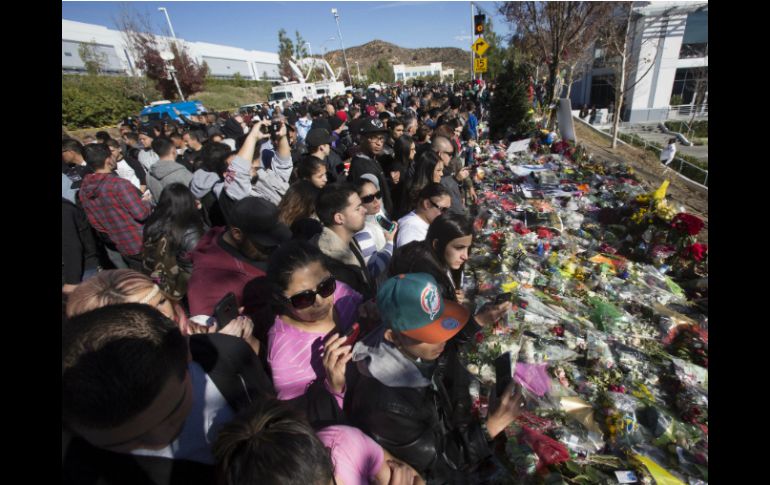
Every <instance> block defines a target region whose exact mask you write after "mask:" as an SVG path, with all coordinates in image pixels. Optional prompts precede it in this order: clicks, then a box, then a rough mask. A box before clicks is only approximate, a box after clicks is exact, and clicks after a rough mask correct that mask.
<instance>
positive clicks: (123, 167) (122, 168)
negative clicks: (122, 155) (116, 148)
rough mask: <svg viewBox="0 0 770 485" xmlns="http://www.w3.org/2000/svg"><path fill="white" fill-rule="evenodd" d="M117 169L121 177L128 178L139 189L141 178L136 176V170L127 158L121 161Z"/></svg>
mask: <svg viewBox="0 0 770 485" xmlns="http://www.w3.org/2000/svg"><path fill="white" fill-rule="evenodd" d="M115 171H116V172H117V173H118V176H119V177H120V178H124V179H126V180H128V181H129V182H131V183H132V184H133V185H134V187H136V188H137V189H138V188H139V186H140V183H139V178H138V177H137V176H136V172H134V169H133V168H131V166H130V165H129V164H128V162H126V161H125V160H121V161H119V162H118V166H117V168H116V169H115Z"/></svg>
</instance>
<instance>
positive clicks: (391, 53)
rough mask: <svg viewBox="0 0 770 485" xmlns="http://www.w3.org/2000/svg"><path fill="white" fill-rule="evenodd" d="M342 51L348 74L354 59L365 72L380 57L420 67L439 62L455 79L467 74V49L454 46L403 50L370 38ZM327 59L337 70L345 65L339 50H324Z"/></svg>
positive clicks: (354, 67)
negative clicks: (452, 72)
mask: <svg viewBox="0 0 770 485" xmlns="http://www.w3.org/2000/svg"><path fill="white" fill-rule="evenodd" d="M345 54H346V55H347V57H348V64H349V65H350V73H351V74H352V75H355V74H356V61H358V66H359V68H360V69H361V74H362V75H364V76H365V75H366V71H368V70H369V67H371V66H372V65H374V64H376V63H377V61H378V60H380V59H386V60H387V61H388V62H390V63H391V64H406V65H407V66H409V65H414V66H420V65H425V64H430V63H431V62H441V63H442V68H443V69H454V70H455V78H456V79H459V78H461V77H462V75H463V74H466V75H467V73H468V71H469V68H470V62H471V60H470V57H471V52H470V50H467V51H464V50H462V49H458V48H456V47H424V48H420V49H406V48H404V47H399V46H397V45H395V44H391V43H389V42H385V41H382V40H377V39H375V40H373V41H371V42H367V43H366V44H364V45H359V46H355V47H346V48H345ZM326 60H327V61H328V62H329V64H331V65H332V66H333V67H334V70H335V71H336V70H337V68H339V67H340V66H344V65H345V62H344V60H343V59H342V50H339V49H338V50H335V51H331V52H327V53H326Z"/></svg>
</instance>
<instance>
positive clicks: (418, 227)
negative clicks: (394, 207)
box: [396, 211, 430, 248]
mask: <svg viewBox="0 0 770 485" xmlns="http://www.w3.org/2000/svg"><path fill="white" fill-rule="evenodd" d="M428 227H430V224H428V223H427V222H425V221H424V220H423V219H422V217H420V216H418V215H417V214H416V213H415V212H414V211H412V212H410V213H409V214H407V215H405V216H404V217H402V218H401V219H399V220H398V234H396V247H397V248H400V247H401V246H403V245H405V244H409V243H410V242H412V241H424V240H425V237H426V236H427V235H428Z"/></svg>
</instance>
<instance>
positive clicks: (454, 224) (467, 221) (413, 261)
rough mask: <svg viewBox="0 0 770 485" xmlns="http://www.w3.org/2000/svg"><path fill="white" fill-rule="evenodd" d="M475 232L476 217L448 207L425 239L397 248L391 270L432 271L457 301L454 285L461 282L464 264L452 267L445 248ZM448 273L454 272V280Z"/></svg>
mask: <svg viewBox="0 0 770 485" xmlns="http://www.w3.org/2000/svg"><path fill="white" fill-rule="evenodd" d="M472 235H473V220H472V219H471V218H470V217H468V216H467V215H465V214H463V213H461V212H455V211H448V212H447V213H446V214H442V215H441V216H439V217H437V218H436V219H435V220H434V221H433V222H432V223H431V225H430V227H429V228H428V234H427V236H426V237H425V240H424V241H413V242H411V243H409V244H407V245H406V246H402V247H401V248H398V249H397V250H396V252H395V254H394V255H393V259H391V265H390V268H389V269H388V274H389V276H395V275H397V274H401V273H428V274H431V275H433V277H434V278H435V279H436V282H437V283H438V285H439V288H441V294H442V296H443V297H444V298H447V299H449V300H452V301H455V300H456V299H457V298H456V296H455V292H454V289H455V288H459V286H460V285H459V284H458V283H459V280H460V274H461V273H462V268H460V269H458V270H451V269H450V268H449V265H448V264H447V263H446V261H445V260H444V250H445V249H446V247H447V245H448V244H449V242H450V241H452V240H453V239H457V238H458V237H464V236H472ZM434 241H435V242H436V245H435V247H434V246H433V242H434ZM448 273H450V274H451V275H452V280H450V278H449V276H448Z"/></svg>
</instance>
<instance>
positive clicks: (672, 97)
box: [570, 2, 708, 122]
mask: <svg viewBox="0 0 770 485" xmlns="http://www.w3.org/2000/svg"><path fill="white" fill-rule="evenodd" d="M633 10H634V16H633V19H632V24H631V30H630V32H631V34H630V37H629V41H630V42H631V47H630V49H629V53H630V55H629V61H630V62H632V63H634V65H635V68H634V69H633V70H632V71H631V73H630V76H629V77H628V78H627V79H626V86H631V88H630V90H629V91H628V93H627V94H626V99H625V101H624V104H625V107H624V109H623V116H622V119H623V120H625V121H631V122H642V121H659V120H663V119H665V118H666V117H667V116H668V115H669V111H670V107H671V106H674V105H676V106H682V105H694V104H696V103H697V104H698V105H702V104H704V103H707V101H708V88H707V86H708V3H707V2H635V3H634V7H633ZM614 76H615V73H614V70H613V69H612V68H609V67H605V66H604V54H603V51H602V49H601V48H598V47H597V48H596V49H595V50H594V62H593V68H592V69H590V70H589V72H588V74H586V75H585V76H584V77H583V78H582V79H580V80H577V81H575V82H574V83H573V85H572V91H571V93H570V100H571V102H572V106H573V108H575V109H578V108H579V107H580V106H582V105H583V104H585V105H587V106H589V107H590V106H596V108H607V107H608V106H609V105H610V103H611V102H613V101H614V97H615V94H614V92H615V91H614V87H613V84H614ZM704 82H705V84H703V83H704ZM698 85H701V86H704V85H705V86H706V92H705V97H704V99H701V100H696V99H695V98H696V91H697V87H698Z"/></svg>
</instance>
